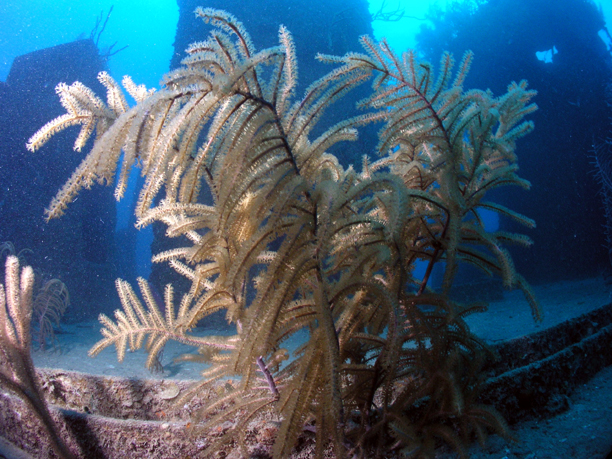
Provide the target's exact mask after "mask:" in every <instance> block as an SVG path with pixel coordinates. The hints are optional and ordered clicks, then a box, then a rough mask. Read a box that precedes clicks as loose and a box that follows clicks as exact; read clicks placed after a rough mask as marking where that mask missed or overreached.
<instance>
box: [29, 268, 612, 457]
mask: <svg viewBox="0 0 612 459" xmlns="http://www.w3.org/2000/svg"><path fill="white" fill-rule="evenodd" d="M611 288H612V287H610V286H609V285H607V284H606V281H605V280H604V278H603V277H598V278H594V279H584V280H577V281H565V282H560V283H554V284H545V285H541V286H536V287H535V288H534V290H535V293H536V295H537V297H538V300H539V301H540V304H541V307H542V310H543V312H544V320H543V322H541V323H538V324H536V323H535V322H534V320H533V318H532V314H531V310H530V308H529V305H528V304H527V302H526V301H525V299H524V297H523V294H522V292H520V291H511V292H505V293H504V299H503V301H497V302H493V303H491V304H490V305H489V309H488V311H486V312H484V313H480V314H475V315H472V316H470V317H469V318H468V322H469V323H470V326H471V327H472V330H473V331H474V332H475V333H477V334H479V335H480V336H482V337H483V338H485V339H486V340H487V341H488V342H490V343H496V342H499V341H502V340H506V339H510V338H514V337H518V336H522V335H526V334H529V333H533V332H536V331H540V330H543V329H545V328H547V327H551V326H554V325H557V324H559V323H561V322H563V321H565V320H568V319H571V318H574V317H577V316H579V315H581V314H584V313H586V312H589V311H592V310H594V309H597V308H599V307H601V306H603V305H605V304H608V303H610V301H611ZM118 306H119V304H118ZM100 328H101V326H100V324H99V323H98V322H85V323H73V324H67V325H63V326H62V329H61V332H60V333H58V334H57V338H58V342H59V347H60V351H54V352H41V351H34V352H33V358H34V363H35V365H36V366H37V367H49V368H62V369H65V370H74V371H80V372H85V373H91V374H101V375H106V376H121V377H136V378H148V379H153V378H157V379H198V378H199V373H200V371H201V370H202V367H201V366H199V365H197V364H192V363H184V362H183V363H173V360H174V359H175V358H176V357H178V356H180V355H181V354H183V353H185V352H193V348H190V347H188V346H185V345H181V344H178V343H173V342H171V343H168V344H167V345H166V348H165V349H164V351H163V355H162V359H161V362H162V364H163V365H164V372H163V373H157V374H152V373H151V372H149V371H148V370H147V369H146V368H145V367H144V363H145V360H146V354H145V353H144V351H142V350H140V351H136V352H128V353H127V354H126V356H125V360H124V362H123V363H118V362H117V354H116V352H115V348H114V346H113V347H111V348H107V349H105V350H104V351H102V352H101V353H100V354H99V355H98V356H97V357H95V358H91V357H89V356H88V355H87V353H88V351H89V349H90V348H91V347H92V346H93V345H94V344H95V343H96V342H97V341H98V340H100V339H101V334H100V332H99V330H100ZM212 332H214V330H206V329H198V330H197V334H209V333H212ZM610 345H611V346H612V343H610ZM511 429H512V432H513V435H514V436H515V437H516V438H517V439H518V441H517V442H516V443H508V442H506V441H505V440H503V439H501V438H499V437H496V436H491V437H490V438H489V441H488V445H487V448H486V450H482V449H481V448H480V447H474V448H472V449H471V451H470V454H471V457H474V458H477V459H480V458H483V459H484V458H496V459H515V458H516V459H519V458H520V459H548V458H550V459H557V458H568V459H569V458H574V459H583V458H584V459H587V458H589V459H590V458H593V459H598V458H605V457H606V456H607V454H608V453H610V452H611V451H612V367H608V368H606V369H604V370H602V371H601V372H600V373H598V374H597V375H596V376H595V377H594V378H593V379H592V380H591V381H590V382H589V383H588V384H585V385H583V386H580V387H578V388H577V389H576V390H575V391H574V393H573V394H572V396H571V397H570V408H569V410H568V411H566V412H564V413H562V414H560V415H557V416H556V417H553V418H548V419H530V420H528V421H523V422H521V423H519V424H517V425H513V426H511ZM439 457H440V458H451V457H453V455H451V454H445V453H444V452H441V453H440V454H439Z"/></svg>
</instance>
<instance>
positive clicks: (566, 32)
mask: <svg viewBox="0 0 612 459" xmlns="http://www.w3.org/2000/svg"><path fill="white" fill-rule="evenodd" d="M474 3H476V2H471V3H464V4H463V5H459V6H456V7H455V8H454V9H452V10H451V11H449V12H448V13H446V14H435V15H432V18H431V20H432V21H433V23H434V25H435V29H430V28H424V29H423V30H422V31H421V33H420V35H419V37H418V39H419V44H420V47H421V48H422V49H423V50H424V51H425V52H426V54H427V56H428V58H429V59H430V60H431V61H432V62H433V63H437V61H438V59H439V56H440V53H441V52H442V50H449V51H451V52H452V53H454V55H455V57H456V59H459V58H460V57H461V55H462V54H463V53H464V52H465V50H468V49H471V50H472V51H474V54H475V58H474V63H473V65H472V70H471V71H470V74H469V76H468V78H467V81H466V85H467V86H468V87H474V88H487V87H488V88H490V89H491V90H492V91H493V92H494V93H495V94H496V95H499V94H501V93H503V91H505V85H506V84H507V82H509V81H512V80H515V81H518V80H521V79H526V80H527V81H528V82H529V86H530V88H533V89H536V90H537V91H538V96H537V97H536V99H535V102H536V103H537V104H538V106H539V107H540V109H539V110H538V111H537V112H536V113H535V114H534V115H533V116H531V119H533V120H534V121H535V125H536V128H535V131H534V132H533V133H531V134H529V135H528V136H527V137H525V139H522V140H520V141H519V147H518V149H517V153H518V155H519V165H520V167H521V171H520V175H521V176H522V177H525V178H526V179H528V180H530V181H531V183H532V190H531V191H530V192H529V193H525V192H523V191H521V190H518V189H517V190H505V189H504V190H503V192H501V193H503V195H502V196H498V197H496V199H498V200H500V201H502V202H504V203H506V204H507V205H511V207H512V208H513V209H515V210H517V211H519V212H521V213H523V214H525V215H527V216H529V217H531V218H534V219H535V220H536V221H537V225H538V227H537V229H535V230H533V231H531V232H530V236H531V237H532V238H533V239H534V241H535V245H534V246H533V247H532V248H530V249H514V250H513V252H514V255H515V256H514V259H515V262H516V267H517V271H519V272H521V273H522V274H524V275H525V277H526V278H527V279H528V280H530V281H532V282H544V281H552V280H559V279H565V278H570V277H580V276H587V275H594V274H597V273H598V272H600V271H601V270H602V269H603V268H604V267H605V266H607V265H608V256H607V251H606V250H605V248H604V245H605V234H604V228H603V227H604V222H605V219H604V211H603V209H602V203H601V200H600V198H599V196H598V190H599V187H598V185H597V183H596V180H595V178H594V174H593V165H592V164H591V161H590V155H591V153H592V145H593V143H594V142H599V141H601V139H603V138H605V137H606V136H607V135H608V133H609V127H610V110H609V107H608V105H607V103H606V98H607V96H608V93H607V91H608V89H607V88H608V84H609V83H610V80H611V77H612V74H611V71H610V54H609V53H608V51H607V50H606V47H605V45H604V43H603V42H602V40H601V39H600V38H599V36H598V31H599V30H601V29H602V27H603V26H604V21H603V17H602V14H601V12H600V11H598V10H597V8H596V7H595V5H594V3H593V2H591V1H586V0H490V1H489V2H488V3H486V4H484V5H481V6H480V7H479V8H477V9H476V10H475V11H471V10H470V6H469V5H473V4H474ZM553 47H554V48H555V49H556V50H557V51H558V53H557V54H553V55H552V63H544V62H542V61H540V60H538V59H537V58H536V52H537V51H546V50H551V49H553ZM502 224H503V225H504V228H505V229H510V230H514V229H515V226H514V225H513V223H512V222H507V221H505V222H502ZM516 229H519V228H516Z"/></svg>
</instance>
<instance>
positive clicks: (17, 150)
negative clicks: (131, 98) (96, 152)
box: [0, 40, 117, 318]
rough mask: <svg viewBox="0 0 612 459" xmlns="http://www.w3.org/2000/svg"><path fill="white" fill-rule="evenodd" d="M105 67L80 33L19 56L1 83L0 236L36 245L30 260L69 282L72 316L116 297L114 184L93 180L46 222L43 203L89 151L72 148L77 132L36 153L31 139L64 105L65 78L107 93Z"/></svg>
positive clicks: (94, 309)
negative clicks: (101, 77)
mask: <svg viewBox="0 0 612 459" xmlns="http://www.w3.org/2000/svg"><path fill="white" fill-rule="evenodd" d="M104 69H105V68H104V62H103V60H102V59H101V58H100V57H99V55H98V49H97V48H96V46H95V44H94V43H93V41H92V40H80V41H76V42H72V43H67V44H64V45H59V46H55V47H52V48H48V49H43V50H40V51H35V52H32V53H29V54H26V55H24V56H20V57H18V58H16V59H15V61H14V63H13V66H12V68H11V71H10V73H9V75H8V78H7V81H6V83H4V84H2V85H1V90H0V107H1V110H0V217H1V218H0V242H2V241H11V242H12V243H13V244H14V245H15V246H16V248H17V250H20V249H23V248H29V249H32V250H33V254H31V255H28V257H27V258H28V263H30V264H32V266H34V267H35V268H37V269H41V270H43V271H44V272H46V273H49V274H51V275H53V276H54V277H58V278H60V279H61V280H62V281H63V282H64V283H65V284H66V285H67V286H68V289H69V290H70V296H71V299H72V304H73V305H74V307H72V308H71V309H70V316H72V317H73V318H74V317H75V315H76V316H77V317H83V316H88V315H89V316H97V315H98V314H99V312H100V311H101V310H104V309H105V307H106V308H111V307H113V306H112V304H113V303H116V297H114V296H112V292H113V290H114V287H113V284H114V280H115V277H116V274H117V268H116V266H115V255H114V254H115V247H114V246H115V241H114V228H115V202H114V198H113V195H112V188H106V187H99V186H96V187H93V188H92V190H90V191H87V192H85V193H82V194H81V195H79V197H78V199H77V200H76V202H74V203H72V205H71V206H70V207H69V209H68V211H67V213H66V215H65V216H63V217H62V218H61V219H58V220H51V221H49V222H48V223H47V222H46V221H45V218H44V209H45V207H46V206H47V205H48V204H49V202H50V201H51V198H52V197H53V196H54V195H55V194H56V193H57V191H58V190H59V189H60V188H61V186H62V185H63V184H64V183H65V182H66V180H68V178H69V177H70V176H71V174H72V171H73V170H74V169H75V168H76V167H77V166H78V164H79V163H80V162H81V160H82V159H83V158H84V153H77V152H74V151H73V144H74V132H66V133H62V134H60V135H58V136H55V137H54V138H53V139H52V140H51V141H49V144H48V145H46V146H45V147H44V148H43V149H41V150H40V151H39V152H37V153H35V154H32V153H30V152H28V151H27V150H26V147H25V145H26V142H27V140H28V138H29V137H30V136H31V135H32V134H34V133H35V132H36V131H37V130H38V129H39V128H40V127H41V126H43V125H44V124H45V123H46V122H47V121H48V120H50V119H53V118H55V117H56V116H58V115H60V114H61V113H62V112H63V107H62V106H61V104H60V103H59V98H58V97H57V95H56V94H55V86H56V85H57V84H58V83H59V82H65V83H67V84H71V83H73V82H74V81H76V80H79V81H81V82H82V83H83V84H85V85H86V86H89V87H90V88H92V89H93V90H94V91H96V93H97V94H99V95H100V96H102V97H104V94H105V91H104V88H103V87H102V85H101V84H100V83H99V82H98V81H97V79H96V76H97V74H98V72H100V71H102V70H104ZM74 129H77V128H76V127H75V128H74ZM71 131H72V130H71ZM106 303H108V304H106Z"/></svg>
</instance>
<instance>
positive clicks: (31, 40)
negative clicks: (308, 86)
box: [0, 0, 612, 277]
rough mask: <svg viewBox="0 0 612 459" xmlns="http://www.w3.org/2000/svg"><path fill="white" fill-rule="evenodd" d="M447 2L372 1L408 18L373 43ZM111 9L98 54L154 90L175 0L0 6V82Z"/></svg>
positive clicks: (122, 210)
mask: <svg viewBox="0 0 612 459" xmlns="http://www.w3.org/2000/svg"><path fill="white" fill-rule="evenodd" d="M449 2H452V0H448V2H443V1H438V2H434V1H433V0H428V1H427V0H418V1H413V0H403V1H401V0H400V1H397V2H384V1H383V0H371V1H370V10H371V12H373V13H374V12H376V11H378V10H379V9H380V8H381V7H382V5H383V4H384V5H385V8H387V9H393V8H395V7H397V8H403V9H404V11H405V15H406V17H405V18H404V19H402V20H400V21H397V22H385V21H374V22H373V24H372V26H373V29H374V34H375V37H376V38H377V39H380V38H382V37H386V38H387V39H388V40H389V42H390V43H391V45H392V46H393V47H394V48H396V49H397V50H404V49H406V48H413V47H415V45H416V40H415V35H416V33H417V32H418V30H419V27H420V26H421V25H422V24H423V23H424V22H425V19H424V17H425V15H426V12H427V9H428V8H429V7H430V5H431V4H433V3H438V4H445V3H449ZM347 3H348V2H347ZM598 4H600V5H601V9H602V10H603V12H604V14H605V15H606V17H608V18H612V0H605V1H603V2H601V3H598ZM111 6H112V7H113V9H112V14H111V16H110V18H109V21H108V23H107V24H106V28H105V30H104V31H103V33H102V34H101V36H100V41H99V48H100V50H101V52H102V54H104V52H105V49H107V48H108V47H110V46H111V45H113V44H114V48H113V49H114V50H117V49H119V48H122V47H124V46H127V48H126V49H124V50H122V51H120V52H118V53H117V54H116V55H114V56H112V57H111V58H110V60H109V62H108V65H109V69H110V73H111V74H112V76H113V77H115V79H117V80H120V79H121V77H122V76H123V75H126V74H127V75H131V76H132V78H133V80H134V81H135V82H136V83H137V84H145V85H146V86H147V87H157V86H158V83H159V80H160V78H161V76H162V75H163V74H164V73H165V72H167V71H168V69H169V63H170V60H171V58H172V55H173V53H174V48H173V42H174V38H175V33H176V26H177V22H178V19H179V12H178V7H177V5H176V2H175V0H157V1H146V0H129V1H121V2H116V1H114V0H85V1H67V0H0V81H4V80H5V79H6V76H7V75H8V72H9V70H10V67H11V64H12V61H13V59H14V58H15V57H16V56H19V55H23V54H26V53H29V52H31V51H35V50H39V49H43V48H47V47H50V46H54V45H58V44H61V43H67V42H71V41H73V40H75V39H77V38H86V37H89V36H90V34H91V32H92V30H93V29H94V27H95V25H96V21H98V20H100V19H101V20H102V21H104V20H105V19H106V16H107V13H108V11H109V10H110V8H111ZM608 23H610V20H608ZM98 30H99V29H98ZM542 52H543V53H545V54H544V58H547V57H548V58H550V56H551V54H550V52H549V53H547V50H546V49H543V50H542ZM553 58H554V56H553ZM519 77H520V75H517V78H519ZM134 178H136V177H134ZM126 196H127V197H126V199H124V200H123V201H122V202H121V203H120V204H119V205H118V207H117V211H118V215H117V230H120V229H122V228H125V227H126V226H127V225H128V222H129V214H130V213H131V209H132V208H133V205H132V204H133V197H132V195H130V193H127V194H126ZM491 224H492V225H495V224H496V222H495V221H492V222H491ZM151 240H152V233H151V231H150V229H146V230H144V231H142V232H141V233H140V234H139V236H138V242H137V243H138V248H137V254H138V260H137V265H138V274H139V275H143V276H145V277H146V276H147V275H148V272H149V270H150V256H151V253H150V249H149V245H150V242H151ZM0 242H2V241H0Z"/></svg>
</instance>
